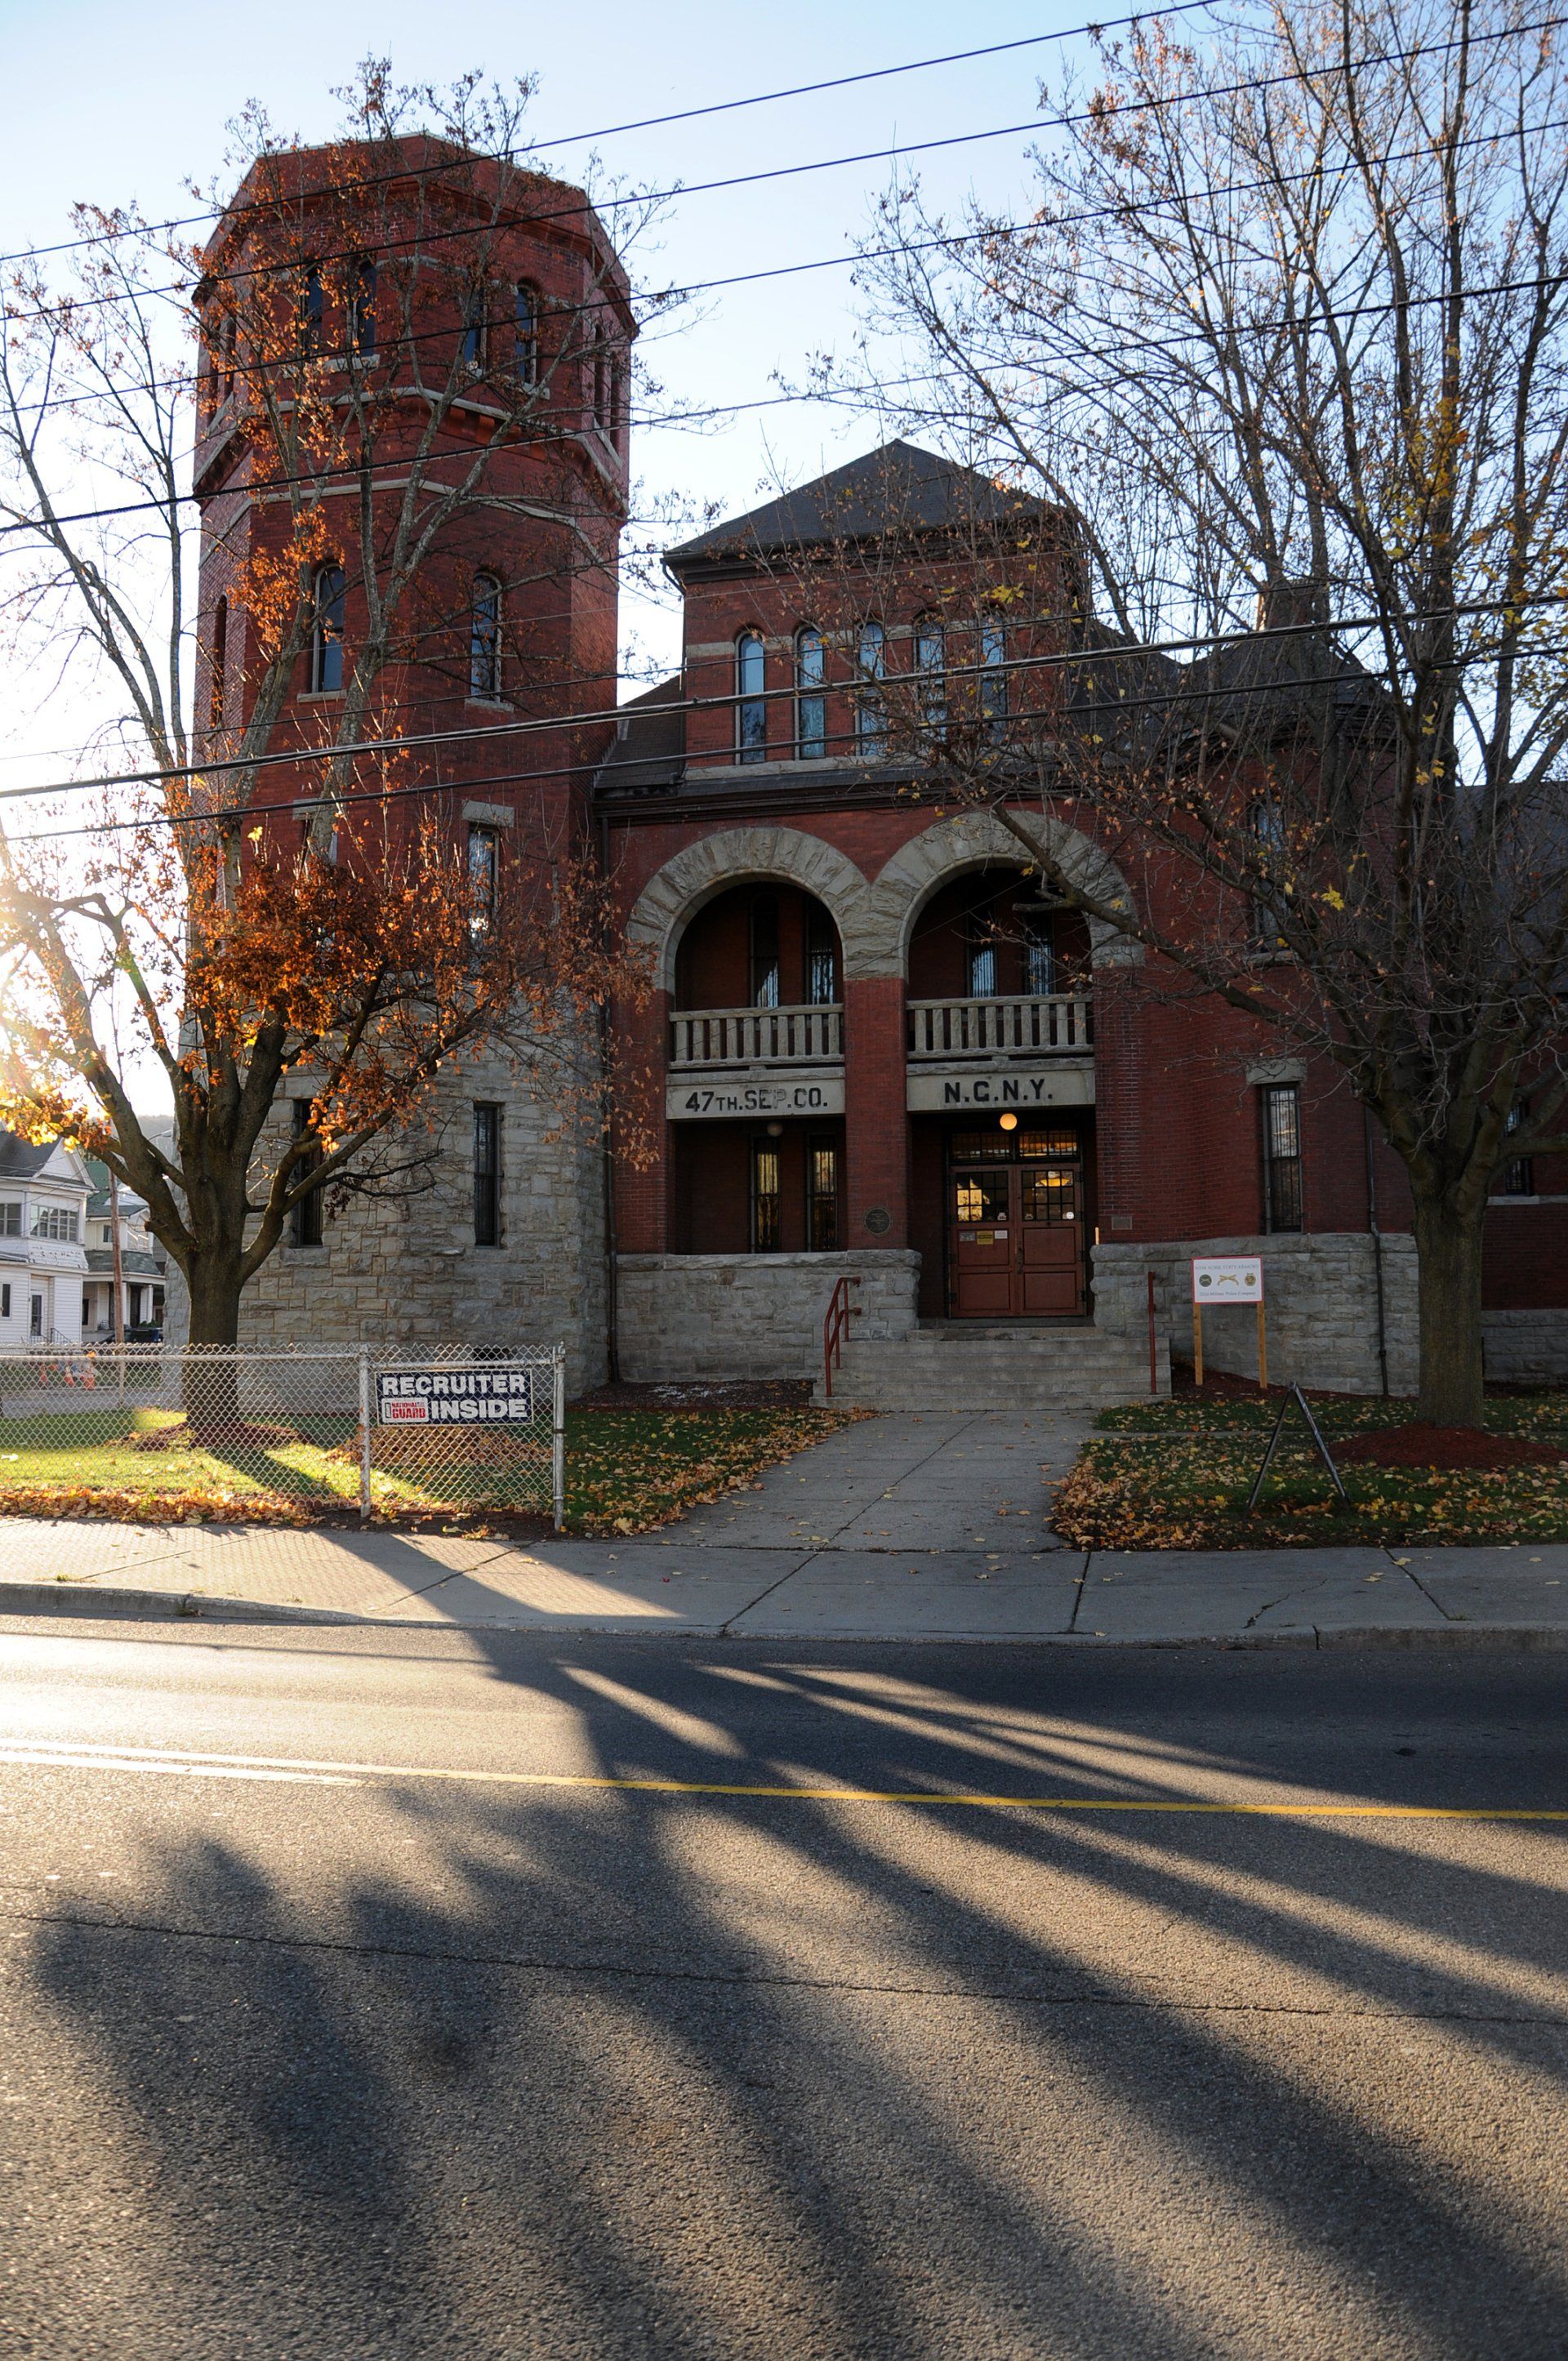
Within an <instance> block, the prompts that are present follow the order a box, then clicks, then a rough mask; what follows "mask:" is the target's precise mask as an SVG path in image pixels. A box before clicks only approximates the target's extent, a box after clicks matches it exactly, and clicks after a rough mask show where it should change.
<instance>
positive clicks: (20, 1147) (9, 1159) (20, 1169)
mask: <svg viewBox="0 0 1568 2361" xmlns="http://www.w3.org/2000/svg"><path fill="white" fill-rule="evenodd" d="M55 1145H56V1143H55V1142H54V1141H53V1140H50V1141H49V1143H48V1144H47V1146H45V1147H43V1148H32V1147H29V1145H28V1144H27V1141H26V1140H25V1139H18V1138H17V1137H16V1133H15V1132H12V1131H0V1180H31V1179H32V1177H33V1175H34V1173H35V1172H41V1171H42V1170H43V1169H44V1166H45V1165H46V1164H47V1163H48V1162H49V1158H50V1157H51V1156H52V1155H53V1154H54V1151H55Z"/></svg>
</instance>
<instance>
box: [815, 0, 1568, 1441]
mask: <svg viewBox="0 0 1568 2361" xmlns="http://www.w3.org/2000/svg"><path fill="white" fill-rule="evenodd" d="M1102 68H1103V79H1102V82H1101V83H1100V86H1099V87H1098V88H1096V89H1095V90H1094V91H1092V92H1091V93H1089V94H1088V95H1087V97H1086V98H1085V97H1080V94H1079V93H1075V92H1072V91H1066V92H1063V93H1055V94H1053V93H1043V102H1042V103H1043V106H1044V111H1045V114H1046V116H1047V123H1048V126H1049V131H1048V136H1047V138H1046V139H1045V140H1044V141H1043V143H1042V145H1041V147H1040V148H1039V150H1038V151H1037V154H1036V159H1035V167H1034V169H1035V170H1036V174H1037V181H1038V186H1037V190H1036V203H1035V205H1034V208H1033V210H1032V213H1031V217H1030V218H1029V220H1028V221H1027V222H1026V223H1025V224H1024V225H1021V226H1020V225H1016V224H1014V223H1011V222H1004V221H998V220H995V219H992V218H989V217H987V216H986V215H985V214H983V212H981V211H980V210H978V209H977V210H976V211H975V212H974V213H973V214H970V216H969V217H967V218H966V219H964V220H962V221H960V222H957V223H953V222H948V221H944V220H942V219H939V218H933V217H932V216H930V215H929V214H927V212H926V211H925V209H924V208H923V205H922V203H921V199H920V194H919V192H918V190H917V189H916V188H909V187H905V188H901V189H899V190H898V191H896V192H894V193H893V194H892V196H891V197H890V198H889V200H888V203H887V219H886V221H885V222H884V223H883V225H881V228H880V231H879V235H878V237H877V239H876V240H875V241H874V242H873V244H874V246H875V247H878V248H880V249H881V251H880V253H877V254H875V255H874V256H873V255H872V254H870V253H869V254H868V260H867V262H866V264H865V266H864V278H865V282H866V286H867V290H868V302H869V327H870V330H871V331H872V335H873V337H875V338H881V339H883V340H885V339H887V338H889V337H892V338H894V339H897V340H899V342H900V344H901V346H902V350H903V354H904V357H905V364H906V366H907V368H908V369H909V370H910V371H911V372H912V373H914V374H915V375H916V377H917V378H918V379H920V383H919V384H918V386H917V388H916V390H914V391H913V392H912V393H911V394H910V396H909V397H908V399H907V400H906V401H903V402H901V404H900V406H899V410H898V412H897V414H898V416H899V418H900V419H901V421H902V422H904V423H906V424H907V425H909V426H910V427H912V428H915V429H918V430H923V431H924V432H925V433H926V434H927V436H928V437H929V436H931V435H933V434H934V435H935V436H936V437H937V438H938V440H939V441H941V442H942V443H943V445H945V447H946V448H948V450H949V451H951V452H953V453H954V454H955V455H957V456H962V457H965V458H968V459H971V460H974V461H975V462H977V463H978V464H979V465H981V467H986V468H989V469H990V470H992V471H993V472H994V473H995V475H996V476H997V478H999V480H1001V481H1003V482H1005V483H1006V484H1008V485H1009V486H1011V487H1013V488H1014V489H1015V490H1016V491H1018V492H1019V493H1020V494H1028V495H1032V496H1033V497H1034V498H1036V499H1037V500H1039V501H1040V502H1041V503H1042V513H1046V512H1048V513H1050V514H1052V515H1053V516H1055V517H1056V518H1058V519H1060V520H1062V521H1063V522H1064V523H1065V524H1066V525H1068V526H1069V528H1070V530H1069V533H1068V536H1067V537H1068V539H1069V540H1070V543H1071V544H1072V551H1071V554H1070V555H1063V554H1062V550H1063V548H1064V547H1065V544H1060V537H1059V536H1058V544H1059V545H1058V555H1057V556H1056V557H1055V558H1053V561H1052V563H1051V565H1050V566H1042V567H1041V568H1040V569H1039V570H1038V572H1037V574H1036V578H1035V582H1034V588H1033V594H1032V607H1031V612H1032V613H1033V615H1034V617H1035V619H1036V629H1037V628H1039V626H1040V625H1041V624H1042V623H1048V624H1049V625H1050V626H1051V627H1052V629H1053V630H1054V633H1055V646H1054V649H1052V650H1051V651H1050V652H1049V653H1047V654H1044V655H1036V657H1035V658H1033V659H1032V660H1031V662H1030V664H1028V665H1027V666H1026V667H1025V669H1026V670H1027V671H1028V672H1029V675H1030V676H1031V677H1035V678H1036V679H1039V680H1047V681H1048V682H1049V683H1050V684H1051V690H1050V694H1049V696H1042V695H1039V694H1036V695H1035V696H1034V697H1031V698H1030V699H1029V700H1028V703H1029V704H1030V706H1031V707H1032V708H1034V709H1033V710H1032V711H1031V712H1030V714H1029V715H1028V716H1027V718H1026V719H1024V720H1022V721H1019V722H1015V723H1014V724H1013V725H1012V726H1010V728H1009V730H1008V731H1007V733H1006V737H1005V742H1004V744H1003V745H1000V746H999V745H998V743H997V741H996V737H995V733H994V732H993V731H986V730H978V731H977V730H973V729H970V730H968V731H967V732H966V730H963V729H961V728H960V729H953V728H949V729H948V730H947V731H946V732H945V733H944V734H943V735H942V736H941V738H940V741H939V742H938V741H936V740H935V739H933V737H932V733H930V732H929V731H927V740H928V741H930V743H929V748H928V751H929V753H930V756H931V760H932V762H933V763H934V765H935V767H936V769H937V771H938V774H940V783H941V788H942V792H944V793H947V794H948V795H958V796H965V797H967V798H968V799H970V801H973V802H982V803H985V804H986V805H988V806H990V807H992V808H993V809H995V810H996V811H997V813H998V816H999V818H1002V819H1003V823H1004V824H1005V825H1007V826H1009V827H1011V828H1012V829H1014V833H1015V834H1017V835H1018V837H1019V839H1020V843H1021V849H1022V850H1024V851H1026V852H1027V853H1028V854H1029V855H1030V856H1032V857H1033V858H1035V859H1036V860H1038V861H1039V862H1040V863H1041V865H1042V866H1043V868H1044V869H1045V870H1046V871H1047V873H1049V874H1051V875H1052V877H1053V881H1054V883H1055V884H1056V885H1057V886H1058V889H1059V890H1060V891H1061V892H1062V893H1063V894H1064V895H1066V896H1067V897H1068V898H1069V900H1071V901H1073V902H1075V903H1076V904H1077V905H1078V906H1080V907H1081V908H1083V909H1085V910H1086V911H1088V912H1089V913H1090V915H1091V917H1096V918H1098V919H1100V920H1102V921H1103V922H1104V923H1105V924H1106V925H1108V926H1110V927H1113V928H1116V929H1118V930H1119V931H1120V932H1122V933H1124V934H1126V935H1133V936H1135V937H1137V938H1138V939H1140V940H1141V941H1142V942H1143V943H1144V944H1146V946H1147V947H1148V950H1150V951H1151V952H1152V953H1154V954H1156V955H1157V957H1156V958H1155V959H1154V961H1153V962H1152V965H1151V968H1150V969H1149V971H1148V972H1149V973H1150V974H1151V976H1152V977H1153V978H1154V979H1155V980H1156V982H1157V978H1158V976H1159V975H1160V974H1161V973H1162V972H1163V973H1166V974H1170V973H1171V972H1172V971H1179V972H1181V973H1183V974H1184V975H1185V976H1186V977H1187V978H1189V979H1191V980H1193V981H1195V982H1196V983H1198V984H1200V985H1201V986H1202V987H1204V988H1206V989H1207V990H1208V991H1210V992H1212V993H1213V994H1218V995H1220V996H1221V997H1222V998H1223V999H1224V1000H1225V1001H1226V1002H1228V1003H1229V1004H1230V1005H1232V1006H1234V1007H1235V1008H1237V1009H1239V1010H1243V1011H1245V1013H1246V1014H1247V1015H1248V1016H1252V1017H1255V1018H1256V1019H1259V1020H1261V1021H1262V1022H1264V1023H1265V1024H1266V1026H1267V1027H1270V1028H1271V1029H1272V1031H1273V1033H1274V1034H1275V1035H1276V1036H1277V1037H1283V1038H1284V1039H1285V1040H1286V1041H1288V1042H1289V1043H1291V1044H1293V1045H1299V1048H1300V1049H1303V1050H1306V1051H1312V1052H1317V1053H1319V1054H1326V1055H1327V1056H1328V1057H1330V1058H1332V1060H1334V1061H1335V1062H1336V1063H1337V1065H1338V1066H1339V1068H1340V1069H1341V1070H1342V1071H1343V1073H1344V1075H1345V1076H1346V1077H1347V1078H1348V1081H1349V1082H1350V1084H1351V1086H1352V1087H1353V1088H1354V1091H1355V1092H1356V1093H1358V1094H1359V1096H1360V1098H1361V1099H1362V1100H1363V1101H1364V1103H1365V1105H1366V1106H1367V1107H1369V1108H1370V1109H1371V1110H1372V1112H1373V1114H1374V1115H1375V1116H1376V1120H1377V1122H1378V1123H1379V1124H1380V1126H1382V1129H1383V1131H1384V1133H1385V1134H1386V1136H1387V1139H1388V1140H1389V1141H1390V1142H1391V1143H1392V1146H1393V1148H1395V1149H1396V1150H1397V1151H1398V1155H1399V1157H1400V1158H1401V1159H1402V1160H1403V1164H1404V1167H1405V1170H1406V1171H1407V1173H1408V1175H1409V1185H1410V1191H1411V1195H1412V1199H1413V1204H1414V1231H1415V1241H1416V1246H1417V1250H1418V1255H1419V1263H1420V1415H1421V1416H1423V1417H1426V1418H1430V1419H1432V1420H1435V1421H1438V1422H1443V1423H1450V1424H1474V1423H1476V1422H1479V1419H1480V1416H1481V1405H1482V1355H1481V1249H1482V1232H1483V1224H1484V1220H1485V1215H1486V1202H1487V1196H1488V1192H1489V1191H1490V1189H1491V1188H1492V1186H1493V1185H1494V1180H1495V1176H1496V1175H1497V1171H1498V1168H1499V1166H1500V1165H1501V1164H1502V1163H1503V1162H1504V1161H1505V1160H1506V1159H1513V1158H1516V1157H1522V1156H1528V1155H1540V1154H1542V1153H1552V1152H1556V1151H1560V1150H1562V1149H1563V1148H1564V1147H1565V1146H1568V1123H1565V1120H1564V1104H1565V1099H1568V1064H1565V1062H1564V1054H1563V1052H1564V1042H1565V1038H1568V1037H1565V1019H1568V807H1565V796H1564V778H1565V753H1564V750H1565V744H1568V661H1565V653H1564V651H1565V646H1568V642H1565V638H1564V633H1565V631H1568V615H1565V614H1564V612H1563V602H1564V600H1565V599H1568V566H1565V562H1564V552H1565V548H1568V539H1565V536H1568V475H1565V461H1568V346H1565V336H1564V323H1565V314H1568V140H1565V137H1564V129H1565V126H1568V77H1565V74H1564V70H1563V56H1562V37H1561V31H1560V28H1559V27H1557V25H1556V23H1555V20H1548V19H1543V18H1542V17H1541V16H1540V13H1539V12H1527V11H1526V10H1524V9H1523V8H1522V7H1520V6H1519V5H1517V0H1490V4H1489V5H1472V0H1414V5H1403V6H1401V7H1399V8H1398V9H1395V8H1393V7H1391V6H1389V5H1328V0H1308V5H1292V6H1291V7H1289V8H1288V9H1287V8H1285V7H1283V6H1281V7H1277V8H1276V9H1274V10H1272V11H1267V10H1266V11H1265V12H1264V13H1263V14H1262V15H1261V16H1252V17H1251V18H1249V19H1247V20H1245V21H1244V24H1243V26H1242V27H1240V28H1237V27H1230V28H1227V29H1223V30H1222V31H1220V32H1219V33H1218V34H1217V35H1216V37H1215V38H1214V39H1213V40H1212V42H1206V43H1204V44H1203V45H1202V46H1201V47H1195V46H1188V45H1186V44H1185V43H1184V42H1183V41H1180V40H1179V39H1178V38H1176V35H1175V33H1174V32H1173V30H1172V29H1171V27H1169V26H1168V25H1167V24H1162V23H1160V22H1158V21H1153V22H1150V23H1149V24H1147V25H1146V26H1142V27H1136V28H1135V31H1134V33H1133V34H1132V36H1131V37H1130V38H1128V39H1127V40H1126V42H1125V43H1123V44H1114V45H1104V46H1103V47H1102ZM872 349H876V346H874V344H872V343H868V350H872ZM848 374H849V375H851V376H852V375H853V372H852V371H850V372H849V373H848ZM879 374H880V378H881V380H882V381H883V382H884V383H885V382H887V381H889V380H890V379H894V378H895V377H896V375H897V374H898V372H897V371H896V370H894V369H893V368H889V367H888V365H887V362H886V358H885V341H884V343H883V347H882V366H881V369H880V372H879ZM844 376H845V373H844V372H839V382H840V383H842V382H843V381H844ZM996 570H997V575H998V578H999V579H1004V580H1006V581H1007V582H1009V583H1010V584H1014V585H1015V584H1016V582H1017V580H1018V575H1017V571H1016V568H1015V567H1014V570H1013V572H1012V573H1011V574H1006V573H1004V572H1003V568H1002V567H1001V566H1000V565H999V566H998V567H997V569H996ZM1022 676H1023V675H1022V674H1021V675H1020V677H1022ZM911 698H912V699H914V692H913V691H912V692H911ZM916 706H917V699H916V700H915V701H910V702H909V711H908V715H907V726H908V729H909V730H910V731H911V732H912V733H914V734H918V728H919V717H918V712H917V709H916ZM1031 811H1032V812H1033V813H1034V814H1036V815H1037V814H1040V813H1044V814H1046V815H1052V814H1057V813H1061V814H1076V815H1077V816H1078V817H1079V818H1080V821H1081V819H1082V816H1083V815H1084V813H1085V812H1086V811H1087V812H1088V814H1089V815H1090V818H1089V821H1088V823H1087V824H1088V825H1090V826H1091V828H1092V830H1093V832H1094V834H1095V835H1096V836H1097V837H1098V838H1099V839H1100V840H1101V841H1102V842H1103V843H1104V844H1105V845H1106V847H1107V850H1108V851H1111V852H1112V853H1113V856H1114V857H1115V858H1116V859H1117V861H1118V862H1119V863H1120V865H1121V866H1122V867H1123V868H1124V871H1126V872H1127V873H1128V874H1129V875H1130V876H1131V877H1132V879H1133V880H1134V883H1135V894H1134V899H1133V902H1132V904H1131V906H1124V904H1123V903H1122V902H1121V901H1120V899H1119V898H1117V897H1116V896H1114V895H1106V894H1103V893H1100V894H1096V893H1095V892H1094V891H1092V890H1091V887H1090V886H1089V885H1087V884H1085V881H1084V879H1083V878H1082V877H1081V876H1078V877H1075V876H1072V875H1070V874H1067V873H1063V872H1062V871H1061V870H1060V869H1059V867H1058V865H1057V863H1056V862H1055V861H1054V859H1053V855H1052V851H1051V836H1050V831H1049V829H1042V828H1041V827H1040V826H1039V824H1038V819H1037V818H1031V816H1030V815H1031ZM1189 988H1190V986H1189Z"/></svg>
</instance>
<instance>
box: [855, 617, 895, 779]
mask: <svg viewBox="0 0 1568 2361" xmlns="http://www.w3.org/2000/svg"><path fill="white" fill-rule="evenodd" d="M886 670H887V633H886V631H884V630H883V626H882V625H881V624H880V623H862V624H861V631H860V639H859V641H858V642H857V644H856V648H855V677H856V680H857V681H858V683H859V684H860V686H858V687H857V689H856V692H855V742H856V744H857V745H858V747H859V748H860V751H861V753H862V754H863V755H865V756H867V757H869V758H870V759H872V760H873V761H874V760H875V759H876V757H877V756H879V755H880V754H882V753H883V752H885V750H886V747H887V708H886V705H885V703H884V701H883V695H882V691H881V689H880V688H878V687H877V686H875V685H874V684H875V683H877V682H878V681H880V680H881V679H882V678H883V675H884V674H885V672H886Z"/></svg>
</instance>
